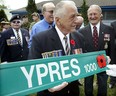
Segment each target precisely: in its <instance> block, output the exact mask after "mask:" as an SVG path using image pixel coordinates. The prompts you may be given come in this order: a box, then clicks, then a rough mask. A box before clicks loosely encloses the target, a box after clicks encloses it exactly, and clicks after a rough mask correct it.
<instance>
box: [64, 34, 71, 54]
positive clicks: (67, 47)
mask: <svg viewBox="0 0 116 96" xmlns="http://www.w3.org/2000/svg"><path fill="white" fill-rule="evenodd" d="M64 41H65V53H66V55H70V48H69V45H68V39H67V36H65V37H64Z"/></svg>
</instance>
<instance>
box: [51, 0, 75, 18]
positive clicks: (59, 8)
mask: <svg viewBox="0 0 116 96" xmlns="http://www.w3.org/2000/svg"><path fill="white" fill-rule="evenodd" d="M64 6H65V7H64ZM66 6H70V7H75V8H77V7H76V4H75V3H74V2H73V1H71V0H69V1H60V2H59V3H58V4H57V5H56V7H55V10H54V13H53V15H54V17H63V16H64V15H66V12H67V9H66Z"/></svg>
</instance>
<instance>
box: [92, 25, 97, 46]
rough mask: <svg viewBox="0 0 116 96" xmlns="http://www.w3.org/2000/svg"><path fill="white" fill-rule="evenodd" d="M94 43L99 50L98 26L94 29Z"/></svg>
mask: <svg viewBox="0 0 116 96" xmlns="http://www.w3.org/2000/svg"><path fill="white" fill-rule="evenodd" d="M93 42H94V46H95V48H97V47H98V32H97V27H96V26H94V27H93Z"/></svg>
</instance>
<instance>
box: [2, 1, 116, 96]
mask: <svg viewBox="0 0 116 96" xmlns="http://www.w3.org/2000/svg"><path fill="white" fill-rule="evenodd" d="M42 15H43V17H44V18H43V19H42V20H40V16H39V14H38V13H36V12H34V13H33V14H32V19H33V22H32V23H31V24H29V22H28V19H27V17H23V18H21V16H20V15H14V16H12V17H11V19H10V21H9V22H7V21H2V22H1V25H2V31H1V32H0V58H1V62H2V63H3V62H15V61H22V60H27V59H39V58H43V56H42V53H44V52H49V51H54V50H62V55H70V54H73V50H74V49H80V48H81V49H82V52H83V53H87V52H95V51H101V50H105V51H106V55H107V56H109V57H110V58H111V62H110V64H116V54H115V53H116V21H115V22H112V23H111V26H108V25H105V24H103V22H102V17H103V15H102V9H101V8H100V6H99V5H95V4H94V5H91V6H90V7H89V8H88V10H87V16H88V21H89V23H88V25H85V26H84V18H83V17H82V16H81V15H80V14H79V13H78V9H77V7H76V4H75V3H74V2H73V1H68V0H67V1H60V2H59V3H58V4H56V6H55V5H54V4H53V3H52V2H49V3H45V4H43V7H42ZM22 21H23V23H22ZM24 22H25V23H24ZM25 25H28V26H26V27H25ZM71 39H73V40H74V41H75V46H74V47H72V45H71V44H70V40H71ZM113 66H115V65H113ZM109 68H110V69H113V68H114V69H115V70H116V68H115V67H113V68H111V66H110V67H109ZM111 71H112V70H111ZM111 71H107V73H108V75H111V76H110V84H109V87H110V88H113V87H114V86H115V84H116V77H114V75H112V74H110V73H111ZM112 72H113V71H112ZM115 72H116V71H114V72H113V73H115ZM96 75H97V85H98V91H97V96H107V94H108V92H107V80H108V75H107V74H106V72H101V73H98V74H96ZM93 83H94V75H92V76H89V77H86V78H84V92H85V96H94V93H93V90H94V89H93V88H94V87H93ZM79 85H80V82H79V81H78V80H76V81H73V82H71V83H67V82H64V84H63V85H62V86H60V88H59V85H58V86H55V87H53V88H50V89H48V90H43V91H41V92H38V93H37V96H79V94H80V91H79Z"/></svg>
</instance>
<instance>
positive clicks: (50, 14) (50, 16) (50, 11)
mask: <svg viewBox="0 0 116 96" xmlns="http://www.w3.org/2000/svg"><path fill="white" fill-rule="evenodd" d="M54 8H55V6H48V7H46V10H45V11H44V13H43V16H44V18H45V20H46V21H47V22H48V23H53V21H54V17H53V10H54Z"/></svg>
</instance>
